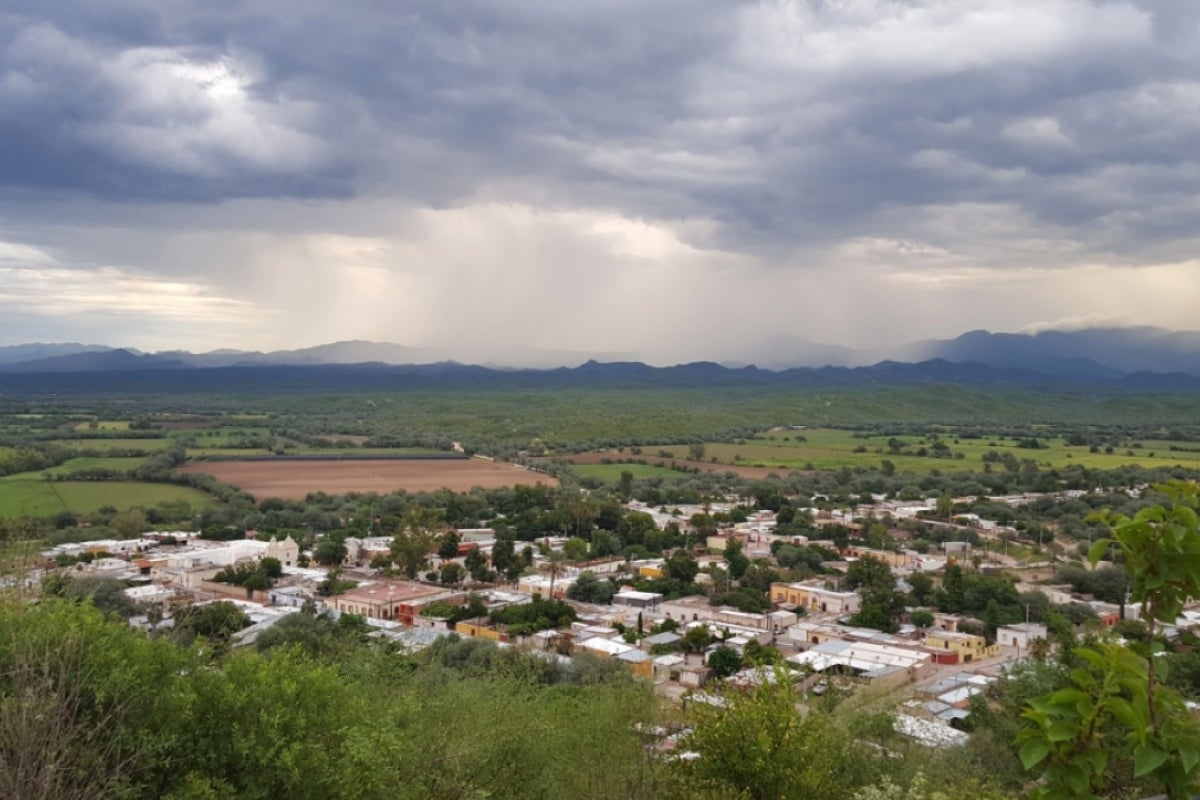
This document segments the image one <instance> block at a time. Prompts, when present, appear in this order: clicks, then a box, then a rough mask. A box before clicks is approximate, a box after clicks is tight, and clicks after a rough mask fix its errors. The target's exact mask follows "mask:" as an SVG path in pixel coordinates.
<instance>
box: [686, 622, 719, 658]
mask: <svg viewBox="0 0 1200 800" xmlns="http://www.w3.org/2000/svg"><path fill="white" fill-rule="evenodd" d="M711 642H712V634H710V633H709V632H708V626H707V625H693V626H692V627H690V628H688V629H687V630H686V631H684V634H683V637H682V638H681V640H680V642H679V646H680V647H682V648H683V649H684V650H685V651H687V652H689V653H703V652H704V648H706V647H708V645H709V644H710V643H711Z"/></svg>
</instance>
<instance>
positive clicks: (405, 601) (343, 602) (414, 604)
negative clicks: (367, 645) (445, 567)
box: [326, 581, 465, 625]
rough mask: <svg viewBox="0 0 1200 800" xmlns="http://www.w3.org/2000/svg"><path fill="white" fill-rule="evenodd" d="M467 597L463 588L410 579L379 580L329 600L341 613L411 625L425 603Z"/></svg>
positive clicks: (451, 600)
mask: <svg viewBox="0 0 1200 800" xmlns="http://www.w3.org/2000/svg"><path fill="white" fill-rule="evenodd" d="M464 597H465V595H464V594H463V593H462V592H457V591H454V590H452V589H447V588H443V587H438V586H426V585H425V584H422V583H413V582H411V581H380V582H379V583H372V584H369V585H365V586H360V587H358V588H357V589H351V590H350V591H348V592H345V593H344V594H339V595H335V596H334V597H331V598H329V600H327V601H326V603H327V605H329V607H330V608H333V609H334V610H335V611H338V612H341V613H348V614H360V615H362V616H364V617H371V618H374V619H385V620H395V621H397V622H400V623H402V624H404V625H412V624H413V620H414V618H415V617H416V616H417V615H418V614H420V613H421V610H422V609H424V608H425V607H426V606H428V605H430V604H432V603H436V602H450V603H453V602H461V601H462V600H463V599H464Z"/></svg>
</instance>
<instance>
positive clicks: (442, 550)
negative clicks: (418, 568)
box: [437, 531, 460, 559]
mask: <svg viewBox="0 0 1200 800" xmlns="http://www.w3.org/2000/svg"><path fill="white" fill-rule="evenodd" d="M459 542H460V539H459V537H458V532H457V531H446V533H444V534H442V538H441V541H440V542H439V543H438V551H437V554H438V557H439V558H442V559H451V558H458V545H459Z"/></svg>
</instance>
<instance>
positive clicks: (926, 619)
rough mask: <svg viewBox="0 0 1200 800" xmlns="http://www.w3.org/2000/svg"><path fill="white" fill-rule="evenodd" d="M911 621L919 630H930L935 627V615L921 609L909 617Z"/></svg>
mask: <svg viewBox="0 0 1200 800" xmlns="http://www.w3.org/2000/svg"><path fill="white" fill-rule="evenodd" d="M909 620H910V621H911V622H912V624H913V625H916V626H917V627H918V628H928V627H930V626H931V625H933V614H932V613H930V612H929V611H926V610H925V609H923V608H920V609H917V610H916V611H914V612H912V614H910V615H909Z"/></svg>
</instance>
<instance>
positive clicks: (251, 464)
mask: <svg viewBox="0 0 1200 800" xmlns="http://www.w3.org/2000/svg"><path fill="white" fill-rule="evenodd" d="M180 471H181V472H203V473H205V474H208V475H212V476H213V477H214V478H216V479H217V480H219V481H222V482H224V483H231V484H233V485H234V486H238V487H240V488H242V489H244V490H245V491H247V492H249V493H250V494H252V495H254V496H255V497H256V498H258V499H259V500H261V499H263V498H264V497H278V498H281V499H284V500H303V499H304V498H305V497H306V496H308V494H309V493H310V492H325V493H326V494H347V493H349V492H378V493H380V494H386V493H388V492H395V491H399V490H400V489H405V490H407V491H410V492H429V491H433V490H435V489H450V490H452V491H456V492H464V491H467V490H468V489H472V488H474V487H476V486H480V487H482V488H484V489H497V488H500V487H503V486H518V485H534V484H538V483H541V484H545V485H547V486H557V485H558V481H557V480H555V479H554V478H552V477H550V476H549V475H543V474H542V473H540V472H533V471H532V470H527V469H523V468H521V467H517V466H513V465H512V464H499V463H496V462H494V461H487V460H485V459H481V458H472V459H455V460H440V459H414V460H411V461H408V460H398V459H388V460H379V461H366V460H354V461H292V460H288V461H201V462H194V463H191V464H185V465H184V466H183V467H181V468H180Z"/></svg>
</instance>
